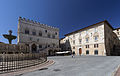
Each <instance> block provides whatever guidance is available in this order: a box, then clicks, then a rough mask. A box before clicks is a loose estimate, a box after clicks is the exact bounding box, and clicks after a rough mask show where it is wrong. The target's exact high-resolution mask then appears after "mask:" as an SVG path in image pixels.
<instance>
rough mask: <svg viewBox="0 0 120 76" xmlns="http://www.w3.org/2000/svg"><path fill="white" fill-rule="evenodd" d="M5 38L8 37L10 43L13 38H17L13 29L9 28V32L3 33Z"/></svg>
mask: <svg viewBox="0 0 120 76" xmlns="http://www.w3.org/2000/svg"><path fill="white" fill-rule="evenodd" d="M3 36H4V38H6V39H8V41H9V44H11V43H12V40H13V39H16V36H14V35H12V30H9V34H3Z"/></svg>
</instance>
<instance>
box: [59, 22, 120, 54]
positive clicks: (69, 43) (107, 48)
mask: <svg viewBox="0 0 120 76" xmlns="http://www.w3.org/2000/svg"><path fill="white" fill-rule="evenodd" d="M60 44H61V45H60V47H61V49H62V50H67V51H68V50H71V51H72V52H73V51H74V52H75V54H76V55H101V56H106V55H107V56H109V55H118V54H119V55H120V49H119V48H120V28H117V29H114V28H113V27H112V26H111V25H110V24H109V23H108V21H106V20H105V21H102V22H99V23H96V24H93V25H90V26H88V27H85V28H82V29H80V30H77V31H74V32H71V33H68V34H66V35H65V38H62V39H61V40H60Z"/></svg>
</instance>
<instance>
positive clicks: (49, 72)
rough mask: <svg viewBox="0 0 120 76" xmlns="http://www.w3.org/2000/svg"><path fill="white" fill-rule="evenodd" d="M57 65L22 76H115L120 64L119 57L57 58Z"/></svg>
mask: <svg viewBox="0 0 120 76" xmlns="http://www.w3.org/2000/svg"><path fill="white" fill-rule="evenodd" d="M48 59H50V60H54V61H55V64H54V65H52V66H49V67H48V68H47V69H41V70H37V71H33V72H29V73H25V74H23V75H22V76H113V73H115V70H116V68H117V67H118V65H119V64H120V57H119V56H76V57H75V58H72V57H71V56H55V57H49V58H48Z"/></svg>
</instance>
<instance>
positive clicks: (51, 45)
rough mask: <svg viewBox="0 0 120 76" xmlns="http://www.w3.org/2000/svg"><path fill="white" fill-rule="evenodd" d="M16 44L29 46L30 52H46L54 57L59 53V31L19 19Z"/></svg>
mask: <svg viewBox="0 0 120 76" xmlns="http://www.w3.org/2000/svg"><path fill="white" fill-rule="evenodd" d="M18 44H25V45H27V46H29V48H30V52H32V53H39V52H40V51H43V52H46V53H47V55H54V54H55V52H56V51H59V50H60V49H59V29H58V28H55V27H51V26H48V25H46V24H41V23H39V22H36V21H32V20H29V19H25V18H22V17H19V22H18Z"/></svg>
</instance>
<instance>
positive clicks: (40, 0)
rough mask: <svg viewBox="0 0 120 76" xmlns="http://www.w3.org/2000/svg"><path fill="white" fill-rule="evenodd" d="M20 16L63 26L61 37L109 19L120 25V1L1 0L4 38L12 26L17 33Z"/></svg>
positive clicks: (1, 39) (0, 32)
mask: <svg viewBox="0 0 120 76" xmlns="http://www.w3.org/2000/svg"><path fill="white" fill-rule="evenodd" d="M19 16H21V17H25V18H28V19H31V20H34V21H39V22H40V23H44V24H48V25H51V26H54V27H58V28H60V38H61V37H63V36H64V34H67V33H69V32H72V31H75V30H78V29H80V28H83V27H86V26H89V25H91V24H94V23H97V22H100V21H103V20H105V19H106V20H108V21H109V23H110V24H111V25H112V26H113V27H114V28H116V27H120V0H0V41H2V42H5V43H8V41H7V40H6V39H4V38H3V37H2V34H6V33H8V30H10V29H11V30H13V34H14V35H16V36H17V24H18V17H19ZM13 43H17V39H16V40H14V41H13Z"/></svg>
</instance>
